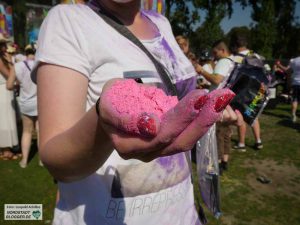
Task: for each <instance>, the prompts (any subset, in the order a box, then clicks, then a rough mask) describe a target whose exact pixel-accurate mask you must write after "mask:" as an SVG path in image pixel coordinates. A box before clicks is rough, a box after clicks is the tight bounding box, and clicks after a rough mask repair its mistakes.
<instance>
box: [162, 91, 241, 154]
mask: <svg viewBox="0 0 300 225" xmlns="http://www.w3.org/2000/svg"><path fill="white" fill-rule="evenodd" d="M234 96H235V94H234V93H233V92H232V91H230V90H229V89H219V90H214V91H212V92H211V93H209V94H208V101H207V103H206V104H205V105H204V106H203V107H202V109H201V110H200V112H199V114H198V116H197V118H195V119H194V121H193V122H192V123H191V124H190V125H189V126H188V127H187V128H186V129H185V130H184V131H183V132H182V133H181V134H180V135H179V136H178V137H177V138H176V140H175V141H174V142H173V143H172V144H170V145H169V146H168V147H167V148H165V149H164V150H163V151H162V154H164V155H168V154H174V152H182V151H188V150H190V149H191V148H192V147H193V145H194V144H195V143H196V142H197V141H198V140H199V139H200V138H201V137H202V136H203V135H204V134H205V133H206V132H207V130H208V129H209V128H210V127H211V126H212V125H213V124H214V123H215V122H216V121H218V119H219V118H220V117H221V114H222V112H223V110H224V109H225V108H226V106H227V105H228V104H229V103H230V101H231V100H232V99H233V97H234Z"/></svg>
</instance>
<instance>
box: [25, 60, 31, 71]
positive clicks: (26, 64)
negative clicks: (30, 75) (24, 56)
mask: <svg viewBox="0 0 300 225" xmlns="http://www.w3.org/2000/svg"><path fill="white" fill-rule="evenodd" d="M23 62H24V64H25V66H26V67H27V69H28V70H29V71H30V72H31V68H30V67H29V65H28V62H27V61H23Z"/></svg>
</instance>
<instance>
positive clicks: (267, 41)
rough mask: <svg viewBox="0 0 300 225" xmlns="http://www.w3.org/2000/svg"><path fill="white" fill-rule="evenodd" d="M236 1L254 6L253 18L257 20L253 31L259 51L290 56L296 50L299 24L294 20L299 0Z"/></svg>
mask: <svg viewBox="0 0 300 225" xmlns="http://www.w3.org/2000/svg"><path fill="white" fill-rule="evenodd" d="M236 1H237V2H240V4H241V5H242V6H243V7H246V6H251V7H252V19H253V21H255V22H256V25H255V26H254V27H253V31H252V33H253V38H254V39H255V48H257V51H259V52H261V53H262V54H266V56H267V57H276V58H278V57H284V58H290V57H291V55H292V52H294V51H295V46H293V43H298V42H297V41H296V42H295V36H294V34H297V26H296V25H295V24H294V22H295V8H296V3H297V2H299V0H290V1H285V0H236ZM296 39H297V38H296ZM297 40H298V39H297ZM271 48H272V51H271V50H270V49H271ZM270 52H271V53H270Z"/></svg>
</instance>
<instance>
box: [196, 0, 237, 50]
mask: <svg viewBox="0 0 300 225" xmlns="http://www.w3.org/2000/svg"><path fill="white" fill-rule="evenodd" d="M193 3H194V5H195V8H196V9H201V10H204V11H205V12H206V17H205V21H204V22H203V24H202V25H201V26H200V27H199V28H198V29H196V31H195V32H194V33H193V35H192V38H191V43H192V46H193V48H194V51H195V52H199V51H201V50H203V49H210V48H211V46H212V44H213V43H214V42H215V41H216V40H219V39H222V38H224V32H223V30H222V28H221V26H220V23H221V21H222V20H223V18H224V17H226V16H229V17H230V16H231V14H232V0H193Z"/></svg>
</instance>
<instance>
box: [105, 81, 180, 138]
mask: <svg viewBox="0 0 300 225" xmlns="http://www.w3.org/2000/svg"><path fill="white" fill-rule="evenodd" d="M101 101H106V102H110V104H109V105H110V106H111V107H110V111H111V113H112V116H113V118H115V121H114V122H115V123H116V125H117V126H118V127H119V128H121V129H122V130H124V131H126V132H128V133H135V134H140V131H139V129H138V127H137V122H138V120H139V118H140V116H141V115H143V114H144V113H147V114H148V115H151V116H153V117H154V118H157V119H158V120H159V121H157V122H158V123H157V124H159V123H160V119H161V118H162V115H163V114H164V113H166V112H167V111H168V110H169V109H171V108H173V107H174V106H175V105H176V104H177V103H178V100H177V97H175V96H167V95H166V94H165V93H164V92H163V91H162V90H161V89H158V88H156V87H153V86H146V85H140V84H138V83H136V82H135V81H134V80H132V79H128V80H120V81H116V82H115V83H114V84H113V86H112V87H111V88H110V89H109V90H107V91H106V92H105V94H104V95H102V96H101Z"/></svg>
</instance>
